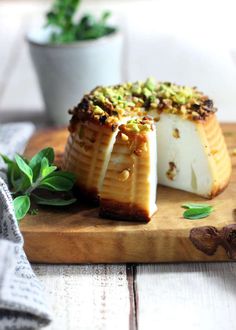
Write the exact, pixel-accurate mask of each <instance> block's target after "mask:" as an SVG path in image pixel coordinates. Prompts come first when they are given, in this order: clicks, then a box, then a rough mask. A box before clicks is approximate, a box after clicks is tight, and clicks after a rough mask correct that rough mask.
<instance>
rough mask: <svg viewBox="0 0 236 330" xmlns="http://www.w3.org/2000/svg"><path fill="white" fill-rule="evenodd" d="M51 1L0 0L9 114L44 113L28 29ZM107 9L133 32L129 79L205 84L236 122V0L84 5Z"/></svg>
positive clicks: (3, 108) (128, 45) (0, 99)
mask: <svg viewBox="0 0 236 330" xmlns="http://www.w3.org/2000/svg"><path fill="white" fill-rule="evenodd" d="M49 3H50V2H49V1H46V0H41V1H38V0H31V1H30V0H27V1H21V0H15V1H14V0H11V1H7V0H2V1H1V0H0V120H1V121H7V120H13V119H21V120H23V119H27V118H31V117H32V116H33V117H35V118H40V116H43V115H42V114H43V108H44V107H43V103H42V99H41V96H40V92H39V89H38V85H37V81H36V76H35V73H34V71H33V67H32V64H31V61H30V58H29V54H28V49H27V45H26V44H25V42H24V35H25V33H26V31H27V29H28V28H29V26H31V25H32V23H35V22H36V21H39V20H40V19H42V17H43V14H44V13H45V11H47V8H48V5H49ZM103 9H110V10H111V11H112V13H113V15H114V17H115V20H116V21H117V22H118V23H119V25H120V26H121V28H122V30H123V31H124V34H125V49H124V58H125V61H124V80H131V81H132V80H137V79H145V78H146V77H147V76H154V77H156V78H157V79H158V80H171V81H174V82H177V83H180V84H188V85H192V86H197V87H198V88H199V89H201V90H203V91H204V92H206V93H207V94H208V95H209V96H210V97H211V98H213V99H214V100H215V103H216V105H217V107H218V108H219V113H218V117H219V118H220V120H221V121H236V51H235V49H236V19H235V13H236V1H235V0H219V1H217V0H215V1H213V0H205V1H203V0H197V1H194V0H189V1H185V0H178V1H176V0H119V1H118V0H110V1H108V0H107V1H104V0H93V1H92V0H84V1H82V8H81V11H83V12H86V11H87V10H92V11H94V12H95V13H100V12H101V11H102V10H103ZM234 52H235V53H234ZM37 116H38V117H37Z"/></svg>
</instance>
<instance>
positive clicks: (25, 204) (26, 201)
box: [13, 195, 30, 220]
mask: <svg viewBox="0 0 236 330" xmlns="http://www.w3.org/2000/svg"><path fill="white" fill-rule="evenodd" d="M13 205H14V210H15V215H16V219H17V220H21V219H23V218H24V217H25V215H26V214H27V212H28V211H29V208H30V198H29V196H27V195H24V196H18V197H16V198H15V199H14V201H13Z"/></svg>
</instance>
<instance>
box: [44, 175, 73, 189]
mask: <svg viewBox="0 0 236 330" xmlns="http://www.w3.org/2000/svg"><path fill="white" fill-rule="evenodd" d="M73 185H74V181H72V180H71V179H69V178H67V177H63V176H58V175H57V176H49V177H47V178H45V179H43V180H42V181H41V183H40V184H39V186H38V188H44V189H47V190H51V191H69V190H71V189H72V187H73Z"/></svg>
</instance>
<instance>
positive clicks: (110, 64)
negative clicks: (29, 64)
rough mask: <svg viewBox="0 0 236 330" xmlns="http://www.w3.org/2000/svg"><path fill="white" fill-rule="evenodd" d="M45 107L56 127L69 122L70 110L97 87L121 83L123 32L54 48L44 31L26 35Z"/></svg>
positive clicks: (35, 31)
mask: <svg viewBox="0 0 236 330" xmlns="http://www.w3.org/2000/svg"><path fill="white" fill-rule="evenodd" d="M27 40H28V43H29V48H30V53H31V57H32V60H33V62H34V65H35V69H36V72H37V76H38V80H39V84H40V87H41V91H42V95H43V99H44V102H45V107H46V110H47V113H48V116H49V118H50V119H51V121H52V123H54V124H55V125H65V124H67V123H68V121H69V115H68V109H69V108H71V107H73V106H74V105H76V104H78V102H79V101H80V99H81V97H82V96H83V95H84V94H85V93H86V92H88V91H90V90H91V89H93V88H95V87H96V86H98V85H109V84H117V83H120V82H121V81H122V54H123V49H122V48H123V47H122V45H123V36H122V34H121V33H120V32H116V33H113V34H111V35H109V36H105V37H103V38H100V39H97V40H92V41H79V42H75V43H70V44H64V45H53V44H50V43H48V42H47V41H45V40H47V38H45V31H44V30H42V29H41V30H32V31H31V32H30V33H29V34H28V35H27Z"/></svg>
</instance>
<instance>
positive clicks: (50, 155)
mask: <svg viewBox="0 0 236 330" xmlns="http://www.w3.org/2000/svg"><path fill="white" fill-rule="evenodd" d="M54 157H55V155H54V150H53V149H52V148H45V149H42V150H41V151H39V152H38V153H37V154H36V155H34V156H33V158H32V159H31V160H30V162H29V166H30V167H31V168H32V169H33V168H34V167H35V166H36V165H37V164H41V161H42V159H43V158H47V160H48V163H49V164H50V165H51V164H52V163H53V161H54Z"/></svg>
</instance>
